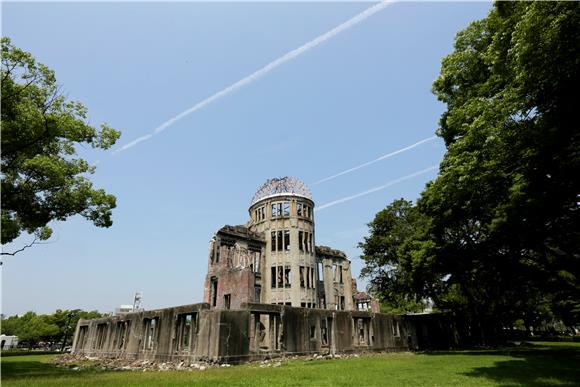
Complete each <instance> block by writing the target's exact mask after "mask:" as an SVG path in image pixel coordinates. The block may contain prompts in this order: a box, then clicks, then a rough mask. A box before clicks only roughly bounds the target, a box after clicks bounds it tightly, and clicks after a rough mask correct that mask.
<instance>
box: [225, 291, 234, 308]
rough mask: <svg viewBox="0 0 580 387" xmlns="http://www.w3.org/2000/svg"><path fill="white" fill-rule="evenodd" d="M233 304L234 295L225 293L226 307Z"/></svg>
mask: <svg viewBox="0 0 580 387" xmlns="http://www.w3.org/2000/svg"><path fill="white" fill-rule="evenodd" d="M231 305H232V295H231V294H224V309H230V307H231Z"/></svg>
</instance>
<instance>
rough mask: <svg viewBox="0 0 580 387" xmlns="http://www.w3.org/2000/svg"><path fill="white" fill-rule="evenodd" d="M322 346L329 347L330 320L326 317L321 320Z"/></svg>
mask: <svg viewBox="0 0 580 387" xmlns="http://www.w3.org/2000/svg"><path fill="white" fill-rule="evenodd" d="M320 344H322V345H328V320H327V319H326V317H321V318H320Z"/></svg>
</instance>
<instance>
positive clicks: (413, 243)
mask: <svg viewBox="0 0 580 387" xmlns="http://www.w3.org/2000/svg"><path fill="white" fill-rule="evenodd" d="M368 226H369V236H368V237H365V238H364V241H363V242H361V243H359V247H360V248H361V249H362V252H363V255H362V256H361V259H362V260H363V261H364V263H365V266H364V268H363V269H362V271H361V276H363V277H367V278H369V279H370V281H369V282H370V283H369V285H370V289H369V290H370V291H371V293H373V294H375V295H378V296H379V297H380V299H381V301H382V307H383V310H385V311H389V312H397V313H401V312H419V311H422V310H423V309H424V308H425V306H426V302H425V301H426V300H425V299H424V298H423V295H424V294H425V291H424V289H423V286H424V285H425V281H422V280H421V279H425V278H432V275H431V273H430V272H429V270H430V268H428V267H426V266H424V265H417V263H418V262H420V261H421V259H418V256H421V255H423V254H425V253H428V251H429V250H430V248H431V247H432V243H430V242H429V241H428V240H426V239H424V238H421V236H422V235H423V233H424V232H425V231H426V229H427V227H428V218H427V217H426V216H425V215H423V214H422V213H421V212H419V211H418V209H417V208H416V207H414V206H413V203H411V202H410V201H407V200H404V199H398V200H395V201H394V202H393V203H391V204H389V205H388V206H387V207H386V208H385V209H384V210H382V211H380V212H379V213H377V214H376V215H375V218H374V219H373V221H372V222H371V223H369V224H368ZM425 269H427V272H425V271H424V270H425Z"/></svg>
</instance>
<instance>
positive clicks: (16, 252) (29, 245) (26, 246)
mask: <svg viewBox="0 0 580 387" xmlns="http://www.w3.org/2000/svg"><path fill="white" fill-rule="evenodd" d="M37 240H38V238H34V240H33V241H32V242H30V243H29V244H27V245H25V246H24V247H22V248H21V249H18V250H16V251H13V252H11V253H5V252H4V251H2V253H0V255H12V256H14V255H16V254H18V253H20V252H21V251H24V250H25V249H27V248H29V247H32V245H34V244H36V241H37ZM2 264H3V262H0V265H2Z"/></svg>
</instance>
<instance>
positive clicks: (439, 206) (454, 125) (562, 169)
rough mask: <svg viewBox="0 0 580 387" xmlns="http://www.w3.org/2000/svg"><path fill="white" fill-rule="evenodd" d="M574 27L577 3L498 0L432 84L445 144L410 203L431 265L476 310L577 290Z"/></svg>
mask: <svg viewBox="0 0 580 387" xmlns="http://www.w3.org/2000/svg"><path fill="white" fill-rule="evenodd" d="M579 26H580V5H579V4H578V3H548V2H537V3H532V2H529V3H528V2H518V3H507V2H498V3H496V4H495V9H494V10H493V11H492V12H491V13H490V14H489V16H488V17H487V18H486V19H484V20H481V21H478V22H475V23H473V24H472V25H470V26H469V27H468V28H467V29H466V30H465V31H462V32H460V33H459V34H458V35H457V39H456V43H455V51H454V52H453V53H452V54H451V55H449V56H448V57H446V58H445V59H444V60H443V65H442V68H441V75H440V77H439V78H438V79H437V80H436V81H435V83H434V86H433V90H434V92H435V94H436V95H437V96H438V97H439V99H440V100H441V101H443V102H444V103H446V104H447V111H446V112H445V113H444V114H443V116H442V118H441V121H440V124H441V128H440V129H439V134H440V135H441V137H443V139H444V140H445V143H446V144H447V153H446V155H445V158H444V160H443V162H442V164H441V168H440V170H441V172H440V175H439V176H438V178H437V179H435V181H434V182H433V183H432V184H430V185H429V186H428V188H427V189H426V190H425V192H424V193H423V195H422V198H421V200H420V201H419V207H420V209H421V211H422V212H424V213H425V214H426V215H427V216H429V217H430V218H431V219H432V223H431V230H430V233H431V235H432V239H433V240H434V241H435V243H436V245H437V246H438V251H437V254H436V255H435V257H434V259H435V261H436V262H437V266H438V270H440V272H441V273H445V274H449V275H450V276H451V277H450V279H449V281H448V284H449V285H457V289H458V291H459V292H460V293H461V294H462V295H463V296H464V297H465V298H466V301H467V303H468V304H469V308H470V309H471V311H472V312H473V313H476V314H478V315H488V316H489V317H490V318H492V317H496V318H500V319H501V318H502V317H505V319H506V321H504V322H505V323H509V322H510V321H512V320H513V319H514V315H520V316H524V319H528V320H531V317H530V314H533V313H535V312H536V311H537V310H538V308H539V305H540V304H542V302H548V303H550V304H553V305H555V304H557V303H561V302H562V301H564V300H572V299H574V300H578V299H580V287H579V285H578V280H577V279H578V276H579V275H580V267H579V266H578V259H579V258H580V255H579V252H580V207H579V205H578V204H579V203H578V193H579V192H580V151H579V150H580V131H579V130H578V125H577V122H576V116H575V110H576V108H577V101H576V98H575V97H574V94H575V93H576V92H577V90H578V87H580V45H579V44H578V42H579V41H580V27H579ZM562 317H565V316H562ZM578 317H579V316H578V315H576V316H575V317H573V318H578ZM572 322H573V320H571V321H569V323H572Z"/></svg>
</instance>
